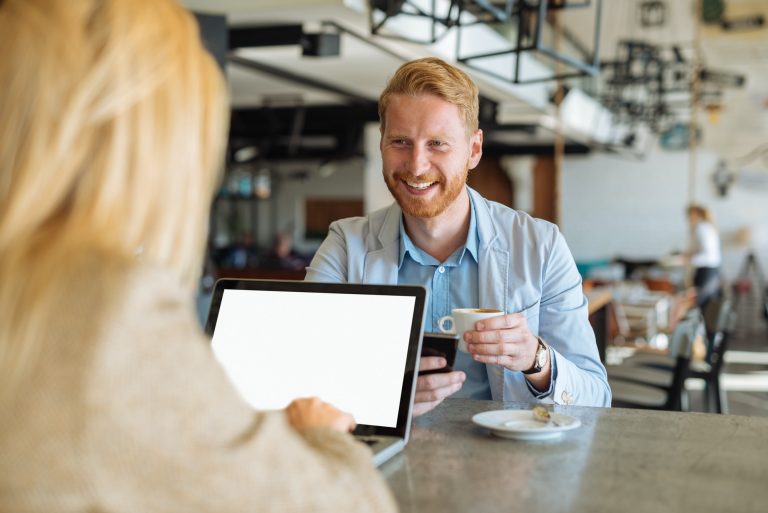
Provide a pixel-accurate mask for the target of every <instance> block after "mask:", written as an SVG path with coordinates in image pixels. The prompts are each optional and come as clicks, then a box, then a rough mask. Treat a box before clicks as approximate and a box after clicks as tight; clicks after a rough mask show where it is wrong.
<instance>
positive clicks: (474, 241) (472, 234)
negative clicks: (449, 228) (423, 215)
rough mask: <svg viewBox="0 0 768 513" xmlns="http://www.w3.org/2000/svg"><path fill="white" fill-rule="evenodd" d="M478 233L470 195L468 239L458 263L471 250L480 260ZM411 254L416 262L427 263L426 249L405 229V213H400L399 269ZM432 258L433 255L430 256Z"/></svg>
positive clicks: (473, 256)
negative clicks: (417, 243)
mask: <svg viewBox="0 0 768 513" xmlns="http://www.w3.org/2000/svg"><path fill="white" fill-rule="evenodd" d="M478 246H479V244H478V234H477V219H476V218H475V202H474V200H473V199H472V195H471V194H470V195H469V230H468V231H467V241H466V242H465V243H464V247H463V248H460V249H459V251H458V253H459V258H458V263H459V264H461V261H462V259H463V258H464V254H465V253H466V252H469V254H470V255H472V258H473V259H474V260H475V262H478ZM406 254H410V255H411V258H413V259H414V260H415V261H416V262H419V263H420V264H426V262H425V261H424V260H425V257H428V256H429V255H426V254H425V253H424V251H422V250H421V249H420V248H418V247H416V245H415V244H414V243H413V241H412V240H411V238H410V237H409V236H408V233H407V232H406V231H405V223H404V221H403V214H400V258H399V260H398V263H397V267H398V269H399V268H401V267H402V266H403V260H405V255H406ZM430 258H431V257H430Z"/></svg>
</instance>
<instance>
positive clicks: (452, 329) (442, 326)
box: [437, 315, 456, 335]
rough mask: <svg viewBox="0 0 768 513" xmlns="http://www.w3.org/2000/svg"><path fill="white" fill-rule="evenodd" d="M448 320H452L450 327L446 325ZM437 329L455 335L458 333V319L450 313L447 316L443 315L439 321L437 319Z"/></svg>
mask: <svg viewBox="0 0 768 513" xmlns="http://www.w3.org/2000/svg"><path fill="white" fill-rule="evenodd" d="M447 321H451V327H450V329H448V328H446V327H445V323H446V322H447ZM437 329H439V330H440V331H441V332H442V333H448V334H449V335H455V334H456V321H454V320H453V317H451V316H450V315H446V316H445V317H441V318H440V320H439V321H437Z"/></svg>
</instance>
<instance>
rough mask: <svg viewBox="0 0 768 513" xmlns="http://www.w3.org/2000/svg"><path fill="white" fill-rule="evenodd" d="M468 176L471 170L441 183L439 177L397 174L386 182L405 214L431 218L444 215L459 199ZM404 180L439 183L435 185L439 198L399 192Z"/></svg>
mask: <svg viewBox="0 0 768 513" xmlns="http://www.w3.org/2000/svg"><path fill="white" fill-rule="evenodd" d="M468 174H469V169H465V170H464V174H463V176H454V177H453V178H452V179H450V181H449V182H447V183H445V182H443V181H440V178H439V176H435V177H431V176H429V175H421V176H419V177H416V176H414V175H411V174H409V173H395V174H394V175H392V176H391V177H385V180H384V181H385V182H386V184H387V188H388V189H389V192H390V193H391V194H392V196H394V197H395V201H397V204H398V205H400V208H401V209H402V211H403V212H405V213H406V214H408V215H411V216H414V217H424V218H430V217H436V216H439V215H440V214H442V213H443V212H444V211H445V210H446V209H447V208H448V207H449V206H450V205H451V203H453V202H454V201H455V200H456V198H458V197H459V194H461V191H462V189H464V185H465V184H466V183H467V175H468ZM403 180H405V181H410V182H422V183H423V182H435V181H437V183H436V184H435V185H434V187H437V188H438V191H437V197H436V198H434V199H428V198H420V197H418V196H412V195H410V194H408V193H407V192H401V191H399V190H398V186H399V182H401V181H403Z"/></svg>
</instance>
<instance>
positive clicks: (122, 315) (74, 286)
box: [0, 264, 395, 513]
mask: <svg viewBox="0 0 768 513" xmlns="http://www.w3.org/2000/svg"><path fill="white" fill-rule="evenodd" d="M99 267H100V266H99V265H98V264H97V265H95V266H92V267H91V268H90V269H88V270H87V272H85V271H84V270H82V271H81V272H77V271H72V272H71V273H70V274H71V276H69V277H68V278H66V279H67V280H68V284H69V286H68V287H66V290H68V293H66V294H63V295H62V296H63V297H60V298H58V299H57V302H58V303H59V304H60V305H61V310H60V315H56V316H54V317H55V318H53V319H40V320H39V322H41V323H45V324H46V326H47V331H46V333H48V334H49V338H48V339H47V340H46V351H45V354H44V355H43V357H42V359H41V361H40V363H39V366H38V367H37V368H36V371H35V375H34V380H33V381H32V384H31V386H27V387H25V388H24V389H23V390H24V391H23V393H21V394H20V396H19V397H18V400H17V401H16V402H15V403H14V404H13V405H12V406H11V407H10V408H6V409H5V411H2V412H1V413H0V512H14V513H25V512H46V513H54V512H83V513H84V512H110V513H118V512H125V513H152V512H158V513H160V512H162V513H173V512H179V513H182V512H183V513H192V512H207V511H210V512H217V513H237V512H271V511H274V512H281V513H289V512H294V511H296V512H299V511H301V512H304V511H307V512H325V511H328V512H364V511H375V512H390V511H394V510H395V505H394V502H393V500H392V496H391V494H390V492H389V490H388V489H387V488H386V485H385V483H384V482H383V480H382V478H381V476H380V474H379V473H378V471H377V470H376V469H375V468H374V467H373V465H372V463H371V455H370V452H369V451H368V449H367V448H365V447H364V446H362V445H361V444H359V443H357V442H355V441H354V440H353V439H352V438H351V437H350V436H348V435H346V434H341V433H338V432H335V431H332V430H330V429H325V428H323V429H317V428H315V429H307V430H304V431H302V432H296V431H295V430H294V429H292V428H291V427H290V426H289V425H288V424H287V422H286V420H285V418H284V415H283V414H282V413H255V412H254V411H253V410H252V409H251V408H250V407H249V406H248V405H246V404H245V403H244V402H243V401H242V400H241V399H240V398H239V397H238V396H237V394H236V392H235V391H234V389H233V388H232V387H231V386H230V384H229V382H228V381H227V378H226V376H225V375H224V374H223V372H222V370H221V369H220V368H219V366H218V364H217V363H216V362H215V360H214V358H213V355H212V353H211V351H210V348H209V343H208V340H207V339H206V338H205V336H204V335H203V334H202V332H201V331H200V330H199V328H198V327H197V324H196V322H195V319H194V314H193V309H192V305H191V301H190V298H188V297H187V295H186V294H185V293H184V291H183V289H182V287H180V285H179V283H178V282H177V281H176V280H175V278H174V277H173V276H171V275H169V273H167V272H164V271H162V270H159V269H148V268H146V267H142V268H136V267H135V266H133V268H131V267H130V266H129V267H128V268H124V269H123V270H122V271H119V272H114V271H111V272H107V271H106V270H104V269H102V270H99ZM109 287H119V290H121V293H120V294H118V295H117V296H116V297H118V299H117V300H115V299H110V298H109V296H110V295H108V294H106V293H105V291H106V290H110V289H109ZM112 290H114V289H112ZM111 296H115V295H114V294H111ZM100 320H101V322H100ZM0 343H2V341H0Z"/></svg>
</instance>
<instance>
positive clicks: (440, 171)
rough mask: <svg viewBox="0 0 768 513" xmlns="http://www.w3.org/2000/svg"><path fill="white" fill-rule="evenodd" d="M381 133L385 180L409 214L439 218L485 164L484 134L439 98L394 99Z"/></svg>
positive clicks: (399, 97)
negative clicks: (470, 131)
mask: <svg viewBox="0 0 768 513" xmlns="http://www.w3.org/2000/svg"><path fill="white" fill-rule="evenodd" d="M385 116H386V118H385V123H384V127H385V128H384V130H383V132H382V134H381V156H382V160H383V172H384V181H385V182H386V183H387V187H388V188H389V191H390V192H391V193H392V195H393V196H394V197H395V200H397V203H398V204H399V205H400V208H402V210H403V212H405V213H406V214H409V215H412V216H416V217H425V218H428V217H435V216H437V215H439V214H441V213H442V212H443V211H445V209H446V208H448V206H450V205H451V203H453V201H454V200H456V198H457V197H458V196H459V194H460V193H461V191H462V189H463V188H464V184H465V183H466V181H467V173H468V172H469V170H470V169H471V168H474V167H475V166H476V165H477V162H478V161H479V160H480V154H481V146H482V132H480V131H479V130H478V131H477V132H476V133H474V134H471V135H470V134H468V133H467V129H466V127H465V125H464V122H463V119H462V116H461V113H460V111H459V108H458V107H456V106H455V105H453V104H451V103H448V102H446V101H445V100H443V99H441V98H440V97H438V96H435V95H432V94H423V95H418V96H408V95H395V96H393V97H392V99H391V101H390V103H389V105H388V107H387V111H386V113H385Z"/></svg>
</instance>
